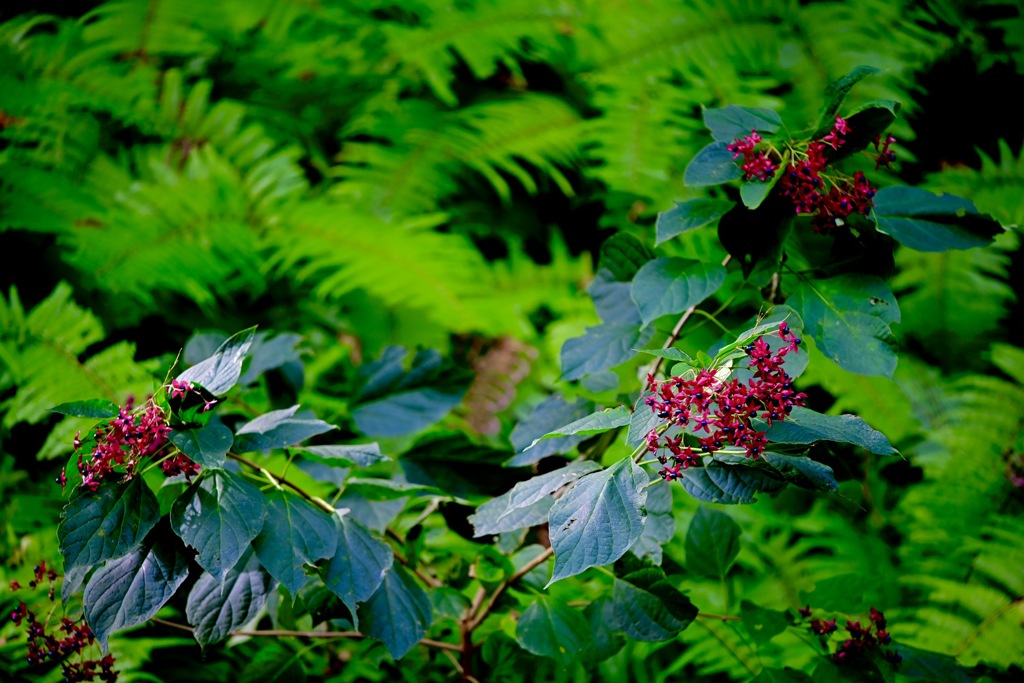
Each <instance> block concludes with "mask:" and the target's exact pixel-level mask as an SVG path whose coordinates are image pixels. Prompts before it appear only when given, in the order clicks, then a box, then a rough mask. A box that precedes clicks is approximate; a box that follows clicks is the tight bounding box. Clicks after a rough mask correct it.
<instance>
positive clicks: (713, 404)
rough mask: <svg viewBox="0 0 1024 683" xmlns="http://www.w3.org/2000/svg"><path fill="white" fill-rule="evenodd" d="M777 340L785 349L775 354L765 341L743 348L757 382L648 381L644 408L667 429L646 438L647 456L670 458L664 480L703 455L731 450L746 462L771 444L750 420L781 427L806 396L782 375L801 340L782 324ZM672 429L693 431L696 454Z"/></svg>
mask: <svg viewBox="0 0 1024 683" xmlns="http://www.w3.org/2000/svg"><path fill="white" fill-rule="evenodd" d="M778 336H779V339H780V340H781V341H783V342H784V343H785V345H784V346H781V347H780V348H779V349H778V350H777V351H774V352H773V351H772V349H771V347H770V346H769V344H768V342H766V341H764V337H758V338H757V341H755V342H754V343H753V344H750V345H748V346H746V347H744V351H745V352H746V353H747V355H748V356H749V357H750V362H749V365H750V367H752V368H754V376H753V377H752V378H751V379H750V380H749V381H748V382H747V383H746V384H744V383H742V382H741V381H740V380H738V379H731V380H728V381H723V380H720V379H718V378H717V377H716V376H715V371H714V370H712V369H707V368H705V369H703V370H700V371H699V372H698V373H697V374H696V376H695V377H694V378H693V379H685V378H683V377H672V378H670V379H668V380H665V381H663V382H658V381H656V380H655V379H654V377H653V376H651V375H648V377H647V389H648V391H649V392H650V393H651V394H653V395H652V396H650V397H649V398H647V399H646V403H647V405H648V406H650V408H651V410H653V411H654V412H655V413H657V415H658V417H659V418H660V419H661V420H663V423H662V424H661V425H659V426H658V427H656V428H654V429H652V430H651V431H650V433H648V435H647V450H648V452H650V453H659V452H663V449H664V450H667V451H668V452H669V455H664V454H661V455H659V456H658V460H659V461H660V462H661V463H662V465H664V467H663V468H662V470H661V472H660V474H661V476H662V477H663V478H664V479H665V480H667V481H672V480H674V479H679V478H680V477H681V476H682V471H683V470H685V469H687V468H688V467H691V466H693V465H696V464H697V463H698V457H699V455H700V454H708V455H711V454H713V453H715V452H716V451H718V450H721V449H722V448H725V447H726V446H727V445H731V446H737V447H740V448H743V449H744V452H745V455H746V456H747V457H748V458H753V459H755V460H756V459H757V458H759V457H760V455H761V454H762V453H764V450H765V448H766V447H767V445H768V440H767V438H766V432H760V431H757V430H756V429H754V427H753V426H752V424H751V420H752V419H753V418H755V417H759V416H760V417H761V419H763V420H764V421H765V422H767V423H768V424H769V425H771V424H772V423H774V422H782V421H783V420H785V419H786V416H787V415H789V413H790V411H791V410H792V409H793V406H802V405H803V404H804V400H805V399H806V398H807V396H806V394H802V393H799V392H797V391H796V389H794V388H793V382H792V378H791V377H790V376H789V374H788V373H786V371H785V370H784V369H783V364H784V363H785V356H786V355H787V354H788V353H791V352H792V353H796V352H797V350H798V347H799V345H800V339H799V338H797V337H796V335H794V334H793V332H792V331H791V330H790V329H789V325H788V324H786V323H785V322H782V323H780V324H779V331H778ZM671 427H678V428H680V429H682V428H689V430H690V431H691V432H692V433H693V434H694V435H695V436H696V437H697V443H698V446H697V447H696V449H695V448H694V447H693V446H689V445H685V444H684V434H683V433H682V432H680V433H678V434H677V435H675V436H674V437H673V436H669V433H668V430H669V428H671ZM701 432H703V436H701Z"/></svg>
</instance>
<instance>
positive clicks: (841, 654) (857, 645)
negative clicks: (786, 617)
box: [800, 606, 903, 664]
mask: <svg viewBox="0 0 1024 683" xmlns="http://www.w3.org/2000/svg"><path fill="white" fill-rule="evenodd" d="M800 615H801V616H802V617H803V618H805V619H808V618H810V616H811V608H810V606H808V607H806V608H801V609H800ZM868 619H869V621H870V622H871V623H870V624H869V625H868V626H861V625H860V622H859V621H850V620H847V621H846V631H847V633H848V634H849V638H846V639H845V640H844V641H843V642H842V643H840V644H839V646H838V647H837V648H836V651H835V652H834V653H832V658H833V659H834V660H835V661H836V662H838V663H848V662H852V661H854V660H856V659H858V658H860V657H862V656H864V654H865V653H866V652H867V651H868V650H870V649H872V648H875V647H878V646H879V645H888V644H889V643H891V642H892V637H891V636H890V635H889V632H888V631H887V630H886V621H885V615H884V614H882V613H881V612H879V611H878V610H876V609H875V608H874V607H872V608H871V615H870V616H869V617H868ZM807 627H808V628H809V629H810V630H811V633H813V634H814V635H816V636H822V637H823V642H824V636H829V635H831V634H833V633H835V632H836V631H837V630H839V629H838V627H837V626H836V620H835V619H828V620H825V619H812V620H811V621H810V622H809V623H808V624H807ZM872 627H874V629H875V631H874V633H872V632H871V629H872ZM882 656H884V657H885V658H886V659H888V660H889V661H890V662H892V663H893V664H899V663H900V662H901V661H903V657H902V656H901V655H900V653H899V652H897V651H895V650H891V651H890V650H883V651H882Z"/></svg>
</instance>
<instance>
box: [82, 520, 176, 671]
mask: <svg viewBox="0 0 1024 683" xmlns="http://www.w3.org/2000/svg"><path fill="white" fill-rule="evenodd" d="M165 536H170V535H169V534H166V535H165ZM178 545H179V544H178V542H177V539H175V538H174V537H173V536H170V537H169V538H167V537H161V534H159V533H157V531H153V532H152V533H150V534H149V536H147V537H146V539H145V540H144V541H143V543H142V545H140V546H139V547H137V548H135V549H134V550H132V551H131V552H130V553H128V554H127V555H125V556H124V557H119V558H117V559H116V560H109V561H107V563H106V564H104V565H103V566H102V567H100V568H99V569H97V570H96V571H95V572H94V573H93V575H92V578H90V579H89V583H88V584H87V585H86V586H85V595H84V596H83V598H82V602H83V604H84V605H85V618H86V621H88V622H89V628H91V629H92V632H93V633H94V634H95V635H96V640H97V641H99V644H100V647H102V648H103V651H104V652H106V651H107V639H108V638H109V637H110V635H111V634H112V633H115V632H116V631H121V630H124V629H126V628H131V627H132V626H137V625H138V624H142V623H145V622H146V621H148V620H149V619H150V617H152V616H153V615H154V614H156V613H157V612H158V611H159V610H160V608H161V607H163V606H164V604H166V603H167V601H168V600H170V599H171V597H172V596H173V595H174V592H175V591H177V590H178V587H179V586H181V584H182V583H184V582H185V579H186V578H188V558H187V557H185V555H183V554H182V553H181V552H179V550H178V548H177V546H178Z"/></svg>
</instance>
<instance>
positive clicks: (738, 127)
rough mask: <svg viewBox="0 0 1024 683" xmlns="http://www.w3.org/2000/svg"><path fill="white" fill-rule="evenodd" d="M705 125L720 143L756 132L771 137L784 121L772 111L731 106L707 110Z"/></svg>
mask: <svg viewBox="0 0 1024 683" xmlns="http://www.w3.org/2000/svg"><path fill="white" fill-rule="evenodd" d="M704 125H705V126H707V127H708V129H709V130H710V131H711V137H713V138H714V139H715V140H717V141H718V142H732V141H733V140H735V139H736V138H739V137H743V136H744V135H750V132H751V131H754V130H756V131H757V132H759V133H767V134H769V135H771V134H772V133H774V132H775V131H777V130H778V129H779V128H780V127H781V126H782V119H780V118H779V115H778V114H777V113H776V112H775V111H774V110H772V109H765V108H763V107H739V106H737V105H735V104H730V105H729V106H728V107H722V108H721V109H705V110H704Z"/></svg>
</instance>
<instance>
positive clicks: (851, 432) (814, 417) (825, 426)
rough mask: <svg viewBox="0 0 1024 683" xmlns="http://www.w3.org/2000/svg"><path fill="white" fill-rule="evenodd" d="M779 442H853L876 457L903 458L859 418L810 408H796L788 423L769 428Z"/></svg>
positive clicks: (787, 419)
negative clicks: (828, 413)
mask: <svg viewBox="0 0 1024 683" xmlns="http://www.w3.org/2000/svg"><path fill="white" fill-rule="evenodd" d="M768 440H769V441H772V442H775V443H795V444H807V443H814V442H815V441H838V442H841V443H852V444H854V445H855V446H860V447H861V448H864V449H867V450H869V451H871V452H872V453H875V454H876V455H899V451H897V450H896V449H895V448H893V447H892V444H891V443H889V440H888V439H887V438H885V435H884V434H882V433H881V432H879V431H877V430H874V429H872V428H871V427H870V426H868V423H867V422H865V421H864V420H863V419H861V418H859V417H857V416H856V415H822V414H821V413H817V412H815V411H813V410H811V409H809V408H799V407H796V408H793V412H791V413H790V414H789V416H788V417H787V418H786V421H785V422H776V423H774V424H773V425H772V426H771V427H769V428H768Z"/></svg>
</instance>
